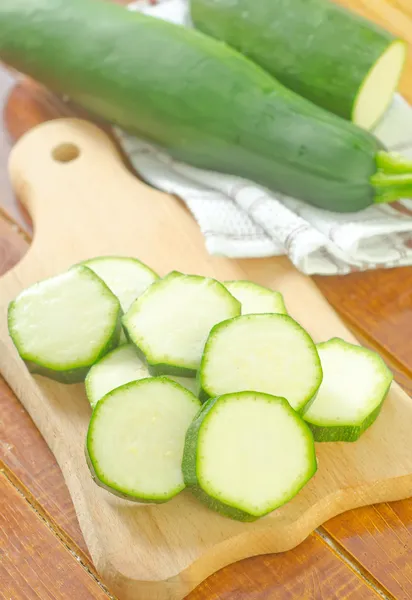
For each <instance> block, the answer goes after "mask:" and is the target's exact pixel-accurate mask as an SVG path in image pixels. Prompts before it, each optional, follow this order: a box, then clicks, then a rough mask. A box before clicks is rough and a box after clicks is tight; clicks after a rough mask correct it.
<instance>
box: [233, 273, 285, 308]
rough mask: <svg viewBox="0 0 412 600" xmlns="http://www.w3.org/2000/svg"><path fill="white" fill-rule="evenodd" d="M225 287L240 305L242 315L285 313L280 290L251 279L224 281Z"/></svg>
mask: <svg viewBox="0 0 412 600" xmlns="http://www.w3.org/2000/svg"><path fill="white" fill-rule="evenodd" d="M224 283H225V287H226V289H228V290H229V292H230V293H231V294H232V296H234V297H235V298H236V299H237V300H239V302H240V304H241V305H242V315H250V314H260V313H279V314H287V310H286V306H285V302H284V300H283V296H282V294H281V293H280V292H275V291H273V290H270V289H269V288H266V287H263V286H262V285H258V284H257V283H252V282H251V281H240V280H239V281H225V282H224Z"/></svg>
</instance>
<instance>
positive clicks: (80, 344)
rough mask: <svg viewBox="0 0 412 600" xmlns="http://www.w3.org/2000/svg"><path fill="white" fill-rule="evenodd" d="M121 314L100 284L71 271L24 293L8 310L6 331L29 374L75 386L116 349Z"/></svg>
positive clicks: (82, 272)
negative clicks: (97, 363)
mask: <svg viewBox="0 0 412 600" xmlns="http://www.w3.org/2000/svg"><path fill="white" fill-rule="evenodd" d="M120 313H121V309H120V304H119V301H118V299H117V298H116V297H115V296H114V295H113V294H112V292H111V291H110V290H109V288H108V287H107V286H106V285H105V284H104V283H103V281H102V280H101V279H100V278H99V277H97V276H96V275H95V274H94V273H93V272H92V271H91V270H90V269H88V268H86V267H85V266H76V267H73V268H72V269H70V270H69V271H67V272H66V273H63V274H61V275H57V276H56V277H52V278H50V279H46V280H45V281H41V282H39V283H37V284H35V285H33V286H31V287H30V288H28V289H26V290H24V291H23V292H22V293H21V294H20V295H19V296H18V297H17V298H16V300H14V301H13V302H12V303H11V304H10V306H9V314H8V323H9V332H10V336H11V338H12V340H13V342H14V344H15V346H16V348H17V350H18V352H19V354H20V356H21V357H22V358H23V359H24V360H25V361H26V363H27V365H28V367H29V369H30V370H31V371H32V372H34V373H40V374H42V375H45V376H48V377H51V378H52V379H56V380H58V381H64V382H65V383H74V382H76V381H81V380H83V379H84V377H85V375H86V373H87V371H88V369H89V368H90V367H91V366H92V365H93V364H94V363H95V362H96V361H97V360H98V359H99V358H100V357H101V356H104V354H106V353H107V352H109V351H110V350H111V349H112V348H113V347H115V346H116V345H117V343H118V341H119V335H120Z"/></svg>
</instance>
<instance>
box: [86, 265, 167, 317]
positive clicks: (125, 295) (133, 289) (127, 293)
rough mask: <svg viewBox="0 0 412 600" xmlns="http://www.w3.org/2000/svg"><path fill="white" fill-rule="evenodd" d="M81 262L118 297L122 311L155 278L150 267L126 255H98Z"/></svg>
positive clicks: (126, 309)
mask: <svg viewBox="0 0 412 600" xmlns="http://www.w3.org/2000/svg"><path fill="white" fill-rule="evenodd" d="M82 264H84V265H86V267H89V269H92V271H94V272H95V273H96V275H98V276H99V277H100V278H101V279H103V281H104V282H105V284H106V285H107V286H108V287H109V288H110V289H111V290H112V292H113V294H114V295H115V296H117V297H118V298H119V301H120V305H121V307H122V310H123V311H124V312H127V311H128V310H129V308H130V305H131V304H132V302H133V301H134V300H136V298H138V297H139V296H141V294H143V292H144V291H145V290H146V289H147V288H148V287H149V285H151V284H152V283H153V282H154V281H156V279H159V276H158V275H157V273H155V272H154V271H152V269H151V268H150V267H148V266H147V265H145V264H144V263H142V262H140V260H137V258H131V257H128V256H98V257H96V258H91V259H89V260H86V261H84V262H83V263H82Z"/></svg>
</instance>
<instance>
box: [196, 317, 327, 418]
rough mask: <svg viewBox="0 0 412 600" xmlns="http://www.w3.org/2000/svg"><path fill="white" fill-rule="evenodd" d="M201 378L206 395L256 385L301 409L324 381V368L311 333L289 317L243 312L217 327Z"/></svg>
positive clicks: (245, 389)
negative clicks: (246, 313)
mask: <svg viewBox="0 0 412 600" xmlns="http://www.w3.org/2000/svg"><path fill="white" fill-rule="evenodd" d="M199 381H200V387H201V391H200V397H201V399H202V400H204V399H206V398H210V397H214V396H220V395H221V394H227V393H230V392H238V391H239V392H240V391H247V390H255V391H257V392H264V393H267V394H273V395H274V396H282V397H283V398H286V399H287V400H288V402H289V404H290V405H291V406H292V408H294V409H295V410H297V411H302V410H303V409H304V408H305V406H306V405H307V404H308V403H309V402H310V401H311V400H312V399H313V397H314V396H315V394H316V392H317V390H318V388H319V386H320V384H321V381H322V367H321V364H320V360H319V356H318V352H317V350H316V346H315V344H314V343H313V341H312V339H311V337H310V336H309V334H308V333H307V332H306V331H305V330H304V329H303V328H302V327H301V326H300V325H299V324H298V323H297V322H296V321H294V320H293V319H292V318H291V317H289V316H287V315H278V314H262V315H244V316H241V317H237V318H234V319H230V320H228V321H225V322H223V323H219V324H218V325H216V326H215V327H213V329H212V331H211V332H210V335H209V337H208V340H207V342H206V345H205V350H204V353H203V358H202V362H201V365H200V371H199Z"/></svg>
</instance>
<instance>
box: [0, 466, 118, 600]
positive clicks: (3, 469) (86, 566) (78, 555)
mask: <svg viewBox="0 0 412 600" xmlns="http://www.w3.org/2000/svg"><path fill="white" fill-rule="evenodd" d="M0 473H1V474H2V475H3V477H4V478H5V479H6V480H7V481H8V483H9V484H10V485H11V486H12V487H13V488H14V490H15V491H16V492H17V493H18V494H19V495H20V496H21V497H22V498H23V499H24V500H25V501H26V503H27V504H28V505H29V506H30V508H31V510H32V511H33V512H34V513H35V514H36V516H37V518H38V519H40V521H41V522H42V523H43V524H44V525H45V526H46V527H47V528H48V530H49V531H50V532H51V533H52V534H53V535H54V537H55V538H57V539H58V540H59V542H60V543H61V544H62V546H64V548H65V549H66V550H67V551H68V552H69V553H70V554H71V556H72V557H73V558H74V559H75V560H76V562H77V563H78V564H79V565H80V566H81V567H82V569H83V570H84V571H86V573H87V574H88V575H89V576H90V577H91V578H92V579H94V580H95V582H96V583H97V584H98V585H99V586H100V587H101V589H102V590H103V591H104V592H105V594H106V596H107V597H108V598H110V600H116V598H115V596H113V594H111V593H110V592H109V590H108V589H107V587H106V586H105V584H104V583H103V581H102V580H101V579H100V578H99V576H98V574H97V572H96V569H95V568H94V565H93V563H92V562H91V560H90V558H88V557H87V556H86V554H85V553H84V552H83V551H82V550H81V549H80V548H79V547H78V545H77V544H76V542H75V541H74V540H72V539H71V537H70V536H69V535H68V534H67V533H66V532H65V531H64V530H63V529H62V528H61V527H60V526H59V525H58V524H57V523H56V521H55V520H54V519H53V518H52V517H51V516H50V515H49V513H48V512H47V510H45V509H44V507H43V506H42V505H41V504H40V503H39V502H38V501H37V500H36V498H35V497H34V496H33V494H31V493H30V491H29V490H28V489H27V488H26V486H25V485H24V484H23V483H22V482H21V481H20V480H19V479H18V477H16V475H15V474H14V473H13V472H12V471H11V470H10V469H9V468H8V467H7V465H6V464H5V463H4V462H3V461H2V460H1V459H0Z"/></svg>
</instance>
